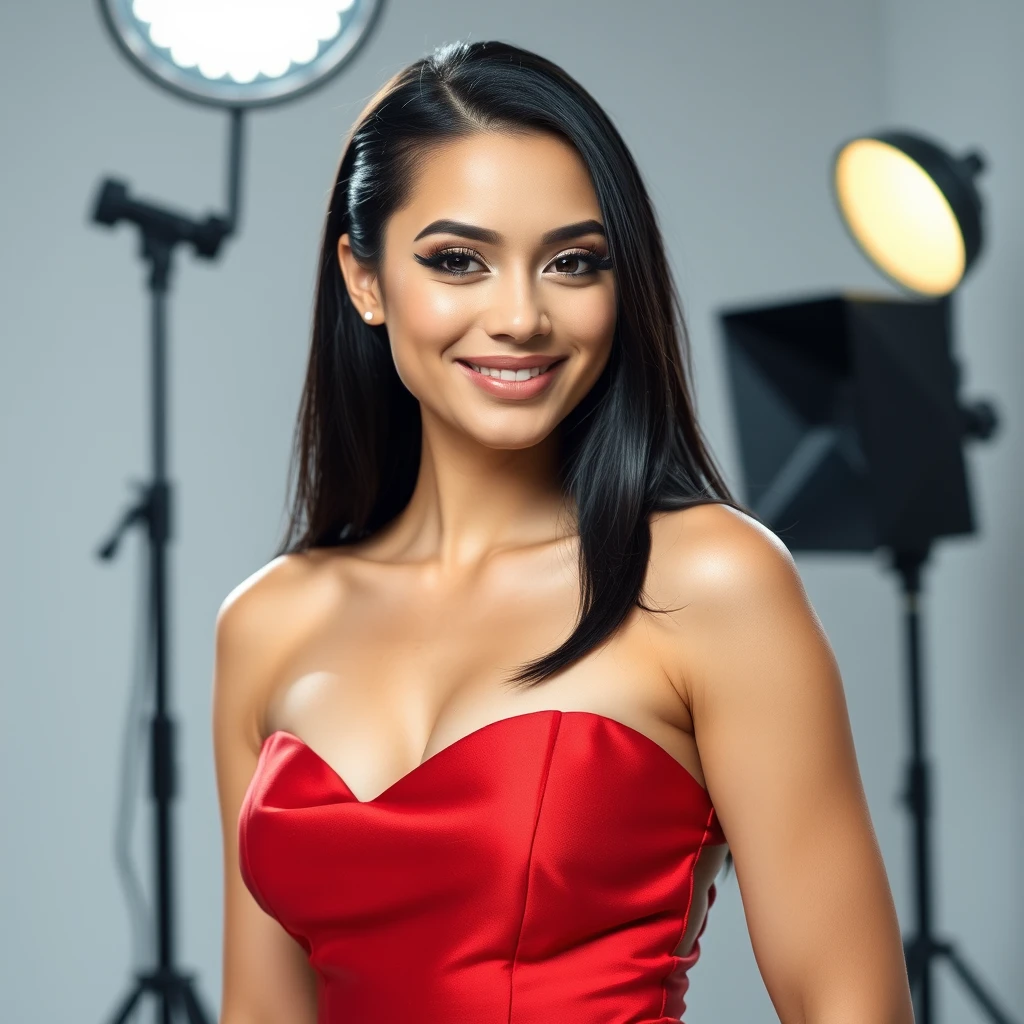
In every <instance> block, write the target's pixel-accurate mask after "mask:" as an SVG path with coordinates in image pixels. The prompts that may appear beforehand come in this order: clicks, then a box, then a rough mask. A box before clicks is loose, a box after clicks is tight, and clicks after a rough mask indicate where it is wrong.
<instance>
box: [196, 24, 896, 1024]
mask: <svg viewBox="0 0 1024 1024" xmlns="http://www.w3.org/2000/svg"><path fill="white" fill-rule="evenodd" d="M680 341H685V331H684V329H683V320H682V316H681V314H680V312H679V305H678V300H677V298H676V295H675V293H674V290H673V286H672V282H671V278H670V273H669V269H668V265H667V262H666V258H665V253H664V248H663V244H662V240H661V237H660V235H659V231H658V227H657V224H656V220H655V216H654V213H653V211H652V208H651V204H650V200H649V198H648V195H647V193H646V191H645V188H644V186H643V183H642V181H641V178H640V175H639V172H638V170H637V167H636V165H635V163H634V162H633V160H632V158H631V156H630V154H629V152H628V151H627V149H626V147H625V145H624V143H623V141H622V139H621V137H620V136H619V134H618V133H617V131H616V130H615V128H614V127H613V126H612V124H611V123H610V121H609V120H608V118H607V116H606V115H605V114H604V113H603V112H602V111H601V109H600V108H599V107H598V105H597V104H596V103H595V102H594V100H593V99H592V97H591V96H590V95H589V94H588V93H587V92H585V91H584V90H583V89H582V88H581V87H580V86H579V85H578V84H577V83H576V82H575V81H573V80H572V79H571V78H569V77H568V76H567V75H566V74H565V73H564V72H563V71H561V70H560V69H559V68H558V67H556V66H554V65H553V64H551V63H550V62H548V61H546V60H544V59H542V58H540V57H538V56H537V55H535V54H532V53H529V52H527V51H524V50H521V49H518V48H516V47H513V46H510V45H507V44H503V43H495V42H482V43H474V44H471V45H468V44H463V43H458V44H452V45H449V46H446V47H443V48H441V49H439V50H438V51H436V52H435V53H434V54H433V55H432V56H430V57H428V58H425V59H423V60H421V61H417V62H416V63H414V64H413V65H412V66H410V67H409V68H407V69H405V70H404V71H402V72H401V73H400V74H398V75H396V76H395V77H394V78H393V79H392V80H391V81H390V82H388V83H387V85H386V86H385V87H384V88H383V89H382V90H381V92H380V93H379V94H378V95H377V96H375V97H374V98H373V100H372V101H371V102H370V103H369V105H368V106H367V108H366V110H365V111H364V112H363V114H362V115H361V116H360V118H359V120H358V122H357V123H356V125H355V127H354V128H353V130H352V132H351V134H350V137H349V139H348V140H347V143H346V146H345V150H344V153H343V156H342V159H341V164H340V167H339V170H338V174H337V178H336V183H335V187H334V189H333V192H332V195H331V200H330V211H329V213H328V217H327V221H326V224H325V227H324V232H323V238H322V247H321V253H320V261H319V277H318V281H317V292H316V301H315V320H314V328H313V339H312V349H311V353H310V359H309V368H308V373H307V377H306V382H305V388H304V392H303V395H302V404H301V410H300V416H299V424H298V433H297V454H298V478H297V487H296V489H295V504H294V508H293V511H292V516H291V521H290V525H289V530H288V534H287V536H286V539H285V541H284V542H283V544H282V546H281V548H280V549H279V551H278V553H277V557H275V558H274V559H273V560H272V561H271V562H270V563H269V564H268V565H267V566H265V567H264V568H263V569H261V570H260V571H259V572H257V573H255V574H254V575H253V576H252V577H251V578H249V579H248V580H246V581H245V582H244V583H242V584H241V585H240V586H238V587H237V588H236V589H235V590H234V591H233V592H232V593H231V594H230V595H229V596H228V598H227V599H226V600H225V602H224V604H223V606H222V608H221V610H220V613H219V615H218V620H217V643H216V649H217V654H216V668H215V682H214V739H215V749H216V763H217V772H218V786H219V792H220V800H221V811H222V815H223V827H224V850H225V935H224V999H223V1011H222V1015H221V1024H251V1022H256V1021H260V1022H262V1021H270V1022H273V1021H281V1022H286V1021H287V1022H289V1024H299V1022H309V1024H312V1022H314V1021H317V1022H319V1024H342V1022H344V1024H390V1022H400V1021H402V1022H404V1021H410V1020H416V1021H418V1022H421V1024H461V1022H466V1024H499V1022H501V1024H509V1022H512V1024H515V1022H519V1024H541V1022H543V1024H549V1022H556V1021H557V1022H562V1021H564V1022H572V1024H607V1022H610V1021H631V1022H644V1024H656V1022H666V1021H672V1020H675V1019H678V1018H679V1017H680V1015H681V1014H682V1012H683V1010H684V998H683V997H684V994H685V992H686V989H687V985H688V980H687V976H686V972H687V969H688V968H689V967H691V966H692V965H693V963H694V962H695V961H696V959H697V956H698V954H699V943H698V938H699V936H700V934H701V933H702V931H703V929H704V926H705V923H706V919H707V918H706V915H707V910H708V907H709V905H710V904H711V902H712V901H713V899H714V896H715V886H714V879H715V876H716V875H717V873H718V871H719V869H720V868H721V867H722V863H723V861H724V859H725V858H726V849H727V848H726V837H728V846H729V848H730V850H731V855H732V857H733V858H734V860H735V868H736V876H737V880H738V883H739V885H740V889H741V893H742V897H743V905H744V909H745V913H746V917H747V921H748V925H749V929H750V935H751V940H752V942H753V947H754V951H755V954H756V958H757V962H758V965H759V967H760V969H761V972H762V974H763V977H764V981H765V984H766V986H767V988H768V992H769V994H770V995H771V998H772V1000H773V1002H774V1005H775V1007H776V1009H777V1011H778V1014H779V1017H780V1019H781V1020H782V1021H784V1022H787V1024H813V1022H825V1021H828V1022H830V1024H832V1022H840V1021H843V1022H846V1021H849V1022H851V1024H852V1022H857V1024H883V1022H884V1024H909V1022H911V1020H912V1014H911V1009H910V999H909V993H908V987H907V980H906V974H905V967H904V962H903V955H902V948H901V943H900V934H899V929H898V925H897V920H896V915H895V912H894V908H893V903H892V898H891V896H890V891H889V887H888V882H887V879H886V875H885V870H884V867H883V864H882V860H881V857H880V854H879V849H878V846H877V843H876V840H875V837H874V833H873V830H872V825H871V821H870V818H869V814H868V810H867V807H866V805H865V800H864V795H863V791H862V786H861V782H860V778H859V773H858V768H857V763H856V759H855V754H854V747H853V743H852V739H851V734H850V727H849V721H848V717H847V712H846V706H845V702H844V696H843V690H842V683H841V680H840V676H839V673H838V671H837V668H836V664H835V659H834V657H833V655H832V652H831V650H830V647H829V645H828V641H827V639H826V637H825V635H824V633H823V631H822V628H821V625H820V623H819V621H818V619H817V618H816V616H815V614H814V612H813V610H812V609H811V608H810V607H809V605H808V603H807V599H806V596H805V594H804V591H803V588H802V585H801V582H800V579H799V577H798V575H797V572H796V569H795V567H794V563H793V561H792V558H791V557H790V555H789V553H788V551H787V549H786V547H785V545H784V544H783V543H782V542H781V541H780V540H779V539H778V538H777V537H776V536H775V535H774V534H773V533H772V532H771V531H770V530H768V529H767V528H766V527H764V526H763V525H762V524H760V523H759V522H758V521H757V520H756V518H755V517H753V515H752V514H750V513H749V511H748V510H746V509H744V508H743V507H742V506H741V505H739V504H738V503H737V502H736V501H735V500H733V499H732V498H731V496H730V495H729V493H728V491H727V488H726V486H725V484H724V483H723V481H722V479H721V477H720V474H719V472H718V471H717V470H716V468H715V465H714V462H713V460H712V458H711V456H710V454H709V453H708V450H707V448H706V445H705V443H704V441H703V438H702V435H701V432H700V429H699V427H698V424H697V422H696V419H695V415H694V405H693V401H692V397H691V392H690V384H689V368H688V359H689V353H688V350H685V349H684V350H683V352H684V353H685V355H681V353H680V347H679V346H680Z"/></svg>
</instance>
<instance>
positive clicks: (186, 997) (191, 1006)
mask: <svg viewBox="0 0 1024 1024" xmlns="http://www.w3.org/2000/svg"><path fill="white" fill-rule="evenodd" d="M181 998H182V1002H184V1004H185V1015H186V1019H187V1020H188V1024H211V1021H212V1020H213V1018H212V1017H210V1016H209V1014H207V1012H206V1011H205V1010H204V1009H203V1007H202V1004H201V1003H200V1002H199V997H198V996H197V995H196V992H195V989H193V988H192V983H191V981H190V980H188V979H186V981H185V983H184V985H183V986H182V989H181Z"/></svg>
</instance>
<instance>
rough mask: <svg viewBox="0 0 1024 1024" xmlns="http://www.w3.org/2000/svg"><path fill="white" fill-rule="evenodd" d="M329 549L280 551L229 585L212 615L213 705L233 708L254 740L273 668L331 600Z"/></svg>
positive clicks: (334, 585) (333, 581) (334, 580)
mask: <svg viewBox="0 0 1024 1024" xmlns="http://www.w3.org/2000/svg"><path fill="white" fill-rule="evenodd" d="M331 568H332V564H331V559H330V556H329V553H328V552H323V551H307V552H299V553H294V554H284V555H279V556H277V557H276V558H274V559H272V560H271V561H270V562H268V563H267V564H266V565H264V566H262V567H261V568H259V569H257V570H256V571H255V572H253V573H252V574H251V575H249V576H248V577H246V578H245V579H244V580H242V582H241V583H239V584H238V585H237V586H235V587H234V588H232V590H231V591H230V592H229V593H228V595H227V596H226V597H225V598H224V600H223V601H222V602H221V605H220V608H219V610H218V612H217V620H216V670H215V675H214V689H215V692H214V701H215V706H217V707H225V708H230V709H232V712H233V714H234V715H236V716H238V718H240V719H241V720H243V721H244V722H245V723H246V730H245V731H246V733H247V734H248V736H249V740H250V743H251V744H252V745H254V746H258V745H259V739H260V734H261V725H262V716H263V710H264V708H265V705H266V702H267V699H268V698H269V694H270V691H271V688H272V686H273V683H274V682H275V680H276V675H277V671H278V669H279V668H280V666H281V665H282V664H283V663H284V662H285V660H286V659H287V657H288V656H289V654H290V653H291V652H292V651H294V650H295V646H296V645H297V644H299V643H301V641H302V638H303V637H304V636H305V635H306V634H307V632H308V630H309V629H310V628H312V627H313V626H314V625H315V623H316V622H317V620H318V617H319V615H318V613H319V612H320V611H321V610H323V609H326V608H327V607H328V606H329V605H330V603H331V602H332V601H333V600H334V599H335V595H336V591H337V589H338V581H339V574H338V573H337V572H332V571H331Z"/></svg>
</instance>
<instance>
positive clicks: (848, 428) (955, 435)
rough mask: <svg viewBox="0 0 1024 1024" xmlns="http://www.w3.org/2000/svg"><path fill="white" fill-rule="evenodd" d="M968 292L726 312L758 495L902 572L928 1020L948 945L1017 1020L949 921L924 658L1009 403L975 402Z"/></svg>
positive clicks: (909, 948)
mask: <svg viewBox="0 0 1024 1024" xmlns="http://www.w3.org/2000/svg"><path fill="white" fill-rule="evenodd" d="M951 311H952V297H951V296H948V295H946V296H942V297H940V298H938V299H935V300H927V301H922V300H906V299H896V298H889V297H885V296H878V297H871V296H865V295H863V294H852V295H848V294H840V295H831V296H823V297H817V298H813V299H810V300H806V301H801V302H792V303H781V304H777V305H772V306H765V307H757V308H747V309H741V310H733V311H725V312H723V313H722V314H721V315H720V316H721V321H722V326H723V329H724V333H725V340H726V356H727V360H728V369H729V376H730V383H731V387H732V392H733V407H734V409H735V415H736V421H737V427H738V436H739V443H740V456H741V461H742V464H743V475H744V478H745V484H746V488H745V489H746V492H747V493H746V494H745V500H746V503H747V504H748V505H749V506H750V507H751V508H752V509H754V511H755V512H757V514H758V516H759V517H761V518H762V520H763V521H764V522H766V523H767V524H768V525H770V526H771V527H772V528H773V529H774V530H776V532H778V533H779V535H780V536H781V537H782V538H783V539H784V540H785V542H786V544H787V546H788V547H789V548H790V549H791V550H792V551H801V550H802V551H828V552H839V551H842V552H862V553H865V554H866V553H869V552H873V551H876V550H884V551H886V552H887V554H888V557H889V558H890V560H891V565H892V567H893V569H894V570H895V571H896V572H897V574H898V575H899V577H900V581H901V591H902V597H903V604H904V622H905V629H906V663H907V672H906V692H907V702H908V725H909V732H910V757H909V760H908V762H907V769H906V788H905V790H904V792H903V794H902V802H903V803H904V805H905V807H906V809H907V810H908V812H909V813H910V816H911V824H912V828H913V861H912V869H913V874H912V882H913V892H914V905H915V930H914V932H913V933H911V934H909V935H906V936H905V937H904V956H905V959H906V965H907V975H908V981H909V984H910V989H911V993H912V996H913V999H914V1011H915V1019H916V1024H933V1021H934V1020H935V1019H936V1014H935V1013H934V1003H935V1001H934V998H933V985H932V979H933V975H932V964H933V961H934V960H935V959H936V958H945V959H946V960H947V961H948V962H949V963H950V965H951V966H952V967H953V969H954V970H955V971H956V973H957V976H958V977H959V978H960V980H961V981H962V982H963V983H964V985H965V986H966V987H967V989H968V991H969V992H970V994H971V995H972V996H973V997H974V999H975V1001H976V1002H977V1004H978V1005H979V1006H980V1007H981V1008H982V1009H983V1010H984V1012H985V1013H987V1014H988V1016H989V1018H990V1019H991V1020H992V1021H993V1022H994V1024H1012V1022H1011V1020H1010V1018H1009V1017H1008V1016H1007V1015H1006V1014H1005V1012H1003V1011H1002V1010H1001V1009H1000V1008H999V1007H998V1006H997V1005H996V1002H995V1000H994V998H993V997H992V996H991V995H989V994H988V993H987V992H986V990H985V988H984V987H983V986H982V983H981V981H980V980H979V979H978V977H977V976H976V975H975V974H974V972H973V971H972V970H971V969H970V968H968V967H967V965H966V964H965V962H964V961H963V959H962V957H961V956H960V954H959V953H958V952H957V951H956V949H955V948H954V947H953V944H952V943H951V942H949V941H945V940H941V939H939V938H937V937H936V936H935V934H934V932H933V913H932V908H933V895H934V894H933V888H934V886H933V878H932V870H931V865H932V855H931V835H930V828H929V826H930V814H931V785H930V766H929V764H928V761H927V757H926V750H925V706H924V698H925V682H924V674H923V672H922V667H921V640H920V632H921V615H920V591H921V575H922V569H923V567H924V565H925V563H926V561H927V559H928V556H929V554H930V552H931V549H932V547H933V545H934V544H935V542H936V541H938V540H939V539H941V538H942V537H947V536H957V535H964V534H970V533H974V532H976V526H975V518H974V514H973V511H972V507H971V500H970V489H969V487H968V479H967V473H966V465H965V460H964V454H963V446H964V444H965V442H972V441H988V440H990V439H991V437H992V435H993V434H994V432H995V430H996V426H997V423H998V415H997V413H996V410H995V409H994V408H993V406H992V404H991V403H990V402H988V401H987V400H985V399H975V400H973V401H969V402H964V401H962V400H961V398H960V395H959V385H960V371H959V366H958V364H957V361H956V360H955V358H954V357H953V353H952V345H951V333H952V328H951V317H952V312H951Z"/></svg>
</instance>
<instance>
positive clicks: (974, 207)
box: [832, 131, 985, 298]
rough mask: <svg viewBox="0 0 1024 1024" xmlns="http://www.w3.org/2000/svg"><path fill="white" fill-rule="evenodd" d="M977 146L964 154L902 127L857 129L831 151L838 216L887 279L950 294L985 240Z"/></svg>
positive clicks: (934, 294) (925, 292) (932, 294)
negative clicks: (857, 132) (862, 131)
mask: <svg viewBox="0 0 1024 1024" xmlns="http://www.w3.org/2000/svg"><path fill="white" fill-rule="evenodd" d="M984 167H985V162H984V160H983V158H982V157H981V155H980V154H978V153H976V152H970V153H968V154H966V155H965V156H962V157H955V156H953V155H951V154H950V153H948V152H947V151H946V150H945V149H944V148H943V147H942V146H940V145H939V144H938V143H936V142H934V141H932V140H930V139H927V138H925V137H924V136H922V135H919V134H916V133H911V132H905V131H887V132H880V133H878V134H875V135H865V136H859V137H857V138H854V139H851V140H849V141H848V142H845V143H844V144H843V145H842V146H840V147H839V149H838V150H837V151H836V154H835V157H834V159H833V164H832V187H833V195H834V198H835V201H836V205H837V207H838V209H839V213H840V215H841V217H842V220H843V223H844V224H845V226H846V228H847V230H848V231H849V233H850V235H851V236H852V238H853V240H854V241H855V242H856V243H857V245H858V246H859V247H860V249H861V250H862V251H863V252H864V254H865V255H866V256H867V257H868V259H869V260H871V262H872V263H873V264H874V265H875V266H876V267H877V268H878V269H879V270H880V271H881V272H882V273H883V274H884V275H885V276H886V277H888V278H889V279H890V280H891V281H893V282H894V283H895V284H897V285H899V286H900V287H902V288H905V289H907V290H908V291H910V292H912V293H914V294H916V295H921V296H926V297H929V298H938V297H940V296H943V295H948V294H949V293H950V292H952V291H953V290H954V289H956V288H957V287H958V286H959V284H960V282H961V281H962V280H963V278H964V276H965V275H966V274H967V273H968V272H969V271H970V269H971V267H972V266H973V265H974V262H975V260H976V259H977V257H978V254H979V252H980V251H981V247H982V237H983V231H982V202H981V196H980V194H979V193H978V189H977V188H976V186H975V178H976V177H977V175H978V174H979V173H980V172H981V171H982V170H983V169H984Z"/></svg>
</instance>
